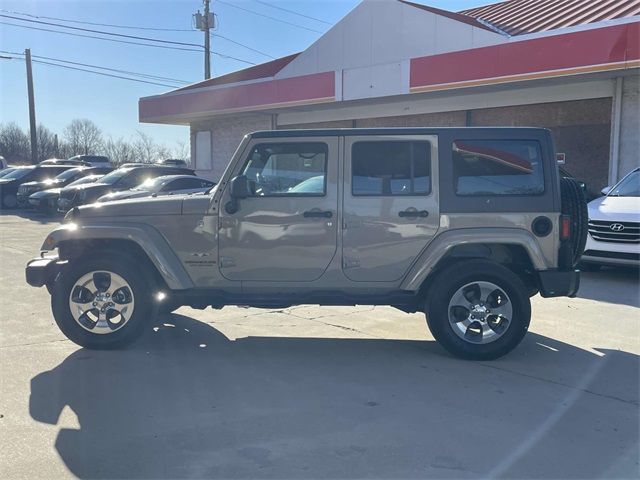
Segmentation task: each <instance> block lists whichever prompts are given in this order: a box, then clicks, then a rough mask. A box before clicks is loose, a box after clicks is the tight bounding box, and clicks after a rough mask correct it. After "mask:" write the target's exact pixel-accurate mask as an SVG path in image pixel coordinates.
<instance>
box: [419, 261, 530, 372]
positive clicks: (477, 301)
mask: <svg viewBox="0 0 640 480" xmlns="http://www.w3.org/2000/svg"><path fill="white" fill-rule="evenodd" d="M527 292H528V290H527V288H526V286H525V284H524V283H523V282H522V280H520V278H519V277H518V276H517V275H516V274H515V273H513V272H512V271H511V270H509V269H508V268H506V267H503V266H502V265H499V264H496V263H494V262H490V261H487V260H469V261H466V262H464V263H458V264H454V265H452V266H450V267H448V268H446V269H444V270H443V271H441V272H440V273H439V274H438V275H437V277H436V278H435V279H434V281H433V282H432V287H431V288H430V289H429V292H428V299H427V303H426V315H427V323H428V324H429V328H430V330H431V333H432V334H433V336H434V337H435V339H436V340H437V341H438V342H439V343H440V344H441V345H442V346H443V347H444V348H445V349H446V350H447V351H449V352H450V353H451V354H453V355H455V356H457V357H460V358H465V359H469V360H493V359H496V358H499V357H501V356H503V355H505V354H507V353H509V352H510V351H511V350H513V349H514V348H515V347H516V346H517V345H518V344H519V343H520V341H521V340H522V338H523V337H524V335H525V333H526V332H527V330H528V328H529V322H530V320H531V304H530V302H529V296H528V294H527Z"/></svg>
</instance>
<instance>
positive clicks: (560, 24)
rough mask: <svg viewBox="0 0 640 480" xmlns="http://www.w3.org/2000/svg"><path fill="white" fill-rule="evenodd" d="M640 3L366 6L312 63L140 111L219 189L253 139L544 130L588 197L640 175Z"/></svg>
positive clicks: (196, 88) (221, 82)
mask: <svg viewBox="0 0 640 480" xmlns="http://www.w3.org/2000/svg"><path fill="white" fill-rule="evenodd" d="M639 72H640V0H572V1H557V0H508V1H504V2H500V3H494V4H491V5H487V6H484V7H477V8H473V9H470V10H465V11H462V12H449V11H445V10H440V9H436V8H433V7H429V6H427V5H422V4H417V3H411V2H407V1H404V0H364V1H363V2H362V3H360V4H359V5H358V6H357V7H356V8H355V9H354V10H352V11H351V12H350V13H349V14H348V15H347V16H346V17H344V18H343V19H342V20H341V21H339V22H338V23H337V24H336V25H334V26H333V27H332V28H331V29H330V30H328V31H327V32H326V33H325V34H324V35H323V36H322V37H320V38H319V39H318V40H317V41H316V42H315V43H313V44H312V45H311V46H309V48H307V49H306V50H305V51H303V52H300V53H297V54H294V55H290V56H287V57H283V58H280V59H277V60H274V61H271V62H267V63H264V64H261V65H257V66H254V67H251V68H247V69H244V70H240V71H237V72H234V73H230V74H228V75H224V76H220V77H217V78H213V79H210V80H206V81H203V82H199V83H196V84H193V85H190V86H187V87H185V88H181V89H178V90H174V91H171V92H168V93H165V94H162V95H157V96H152V97H144V98H141V99H140V102H139V116H140V121H141V122H147V123H165V124H175V125H189V126H190V130H191V161H192V165H193V166H194V167H195V169H196V170H197V172H198V173H199V174H200V175H202V176H205V177H207V178H211V179H214V180H215V179H218V178H219V177H220V175H221V174H222V172H223V171H224V169H225V167H226V165H227V163H228V161H229V159H230V158H231V156H232V155H233V153H234V151H235V148H236V147H237V145H238V143H239V142H240V140H241V139H242V137H243V136H244V135H245V134H246V133H249V132H252V131H255V130H270V129H291V128H350V127H408V126H412V127H413V126H424V127H447V126H539V127H545V128H549V129H550V130H551V132H552V133H553V136H554V139H555V142H556V147H557V150H558V151H559V152H564V153H565V154H566V166H565V168H566V170H568V171H569V172H570V173H571V174H573V175H574V176H576V177H579V178H580V179H582V180H584V181H585V182H587V184H588V185H589V187H590V189H591V191H592V192H595V191H597V190H599V189H600V188H602V187H604V186H605V185H607V184H610V183H612V182H613V181H615V180H617V179H619V178H620V177H621V176H623V175H625V174H626V173H627V172H629V171H630V170H631V169H633V168H635V167H637V166H638V165H639V164H640V157H639V152H640V134H639V132H640V124H639V117H640V101H639V96H638V94H639V91H640V84H639Z"/></svg>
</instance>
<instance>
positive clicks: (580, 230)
mask: <svg viewBox="0 0 640 480" xmlns="http://www.w3.org/2000/svg"><path fill="white" fill-rule="evenodd" d="M560 193H561V198H562V208H561V211H562V214H563V215H569V216H570V217H571V238H570V239H569V240H567V241H565V242H564V245H563V246H562V247H561V254H560V262H561V265H560V266H561V267H562V268H574V267H575V266H576V265H577V264H578V262H580V258H581V257H582V254H583V253H584V247H585V245H586V243H587V234H588V228H589V211H588V209H587V199H586V197H585V196H584V191H583V190H582V187H580V184H579V183H578V182H577V181H576V180H575V179H573V178H565V177H563V178H561V179H560Z"/></svg>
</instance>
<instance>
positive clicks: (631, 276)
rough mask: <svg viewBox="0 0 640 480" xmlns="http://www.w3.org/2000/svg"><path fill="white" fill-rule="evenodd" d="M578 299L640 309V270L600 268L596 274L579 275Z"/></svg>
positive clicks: (631, 268)
mask: <svg viewBox="0 0 640 480" xmlns="http://www.w3.org/2000/svg"><path fill="white" fill-rule="evenodd" d="M580 277H581V278H580V289H579V290H578V298H588V299H591V300H596V301H599V302H608V303H615V304H618V305H630V306H632V307H640V269H638V268H637V267H602V269H601V270H599V271H597V272H581V273H580Z"/></svg>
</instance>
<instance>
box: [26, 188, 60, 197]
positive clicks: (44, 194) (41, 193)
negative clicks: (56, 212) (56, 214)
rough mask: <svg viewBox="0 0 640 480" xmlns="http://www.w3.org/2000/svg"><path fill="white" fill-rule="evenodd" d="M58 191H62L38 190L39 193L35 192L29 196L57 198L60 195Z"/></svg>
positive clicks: (57, 189) (58, 189)
mask: <svg viewBox="0 0 640 480" xmlns="http://www.w3.org/2000/svg"><path fill="white" fill-rule="evenodd" d="M60 190H62V189H61V188H50V189H48V190H40V191H39V192H36V193H34V194H32V195H31V196H32V197H33V198H46V197H57V196H59V195H60Z"/></svg>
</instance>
